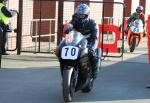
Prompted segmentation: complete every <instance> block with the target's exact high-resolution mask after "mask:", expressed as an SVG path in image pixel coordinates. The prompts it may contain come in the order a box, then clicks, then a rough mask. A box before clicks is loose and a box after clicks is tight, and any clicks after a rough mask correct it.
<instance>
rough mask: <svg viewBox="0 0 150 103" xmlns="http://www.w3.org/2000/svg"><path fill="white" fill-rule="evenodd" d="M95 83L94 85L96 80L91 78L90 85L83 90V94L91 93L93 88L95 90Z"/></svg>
mask: <svg viewBox="0 0 150 103" xmlns="http://www.w3.org/2000/svg"><path fill="white" fill-rule="evenodd" d="M93 83H94V79H93V78H91V79H90V81H89V84H88V85H87V86H86V87H85V88H83V89H82V92H83V93H88V92H90V91H91V90H92V88H93Z"/></svg>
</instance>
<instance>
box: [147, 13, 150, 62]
mask: <svg viewBox="0 0 150 103" xmlns="http://www.w3.org/2000/svg"><path fill="white" fill-rule="evenodd" d="M147 37H148V43H147V45H148V62H149V64H150V15H148V21H147Z"/></svg>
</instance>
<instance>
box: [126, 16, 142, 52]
mask: <svg viewBox="0 0 150 103" xmlns="http://www.w3.org/2000/svg"><path fill="white" fill-rule="evenodd" d="M127 35H128V45H129V49H130V52H133V51H134V50H135V48H136V47H138V45H139V43H140V42H141V40H142V38H143V35H144V28H143V22H142V20H141V19H136V20H135V21H133V22H131V23H130V24H129V30H128V32H127Z"/></svg>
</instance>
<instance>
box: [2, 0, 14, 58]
mask: <svg viewBox="0 0 150 103" xmlns="http://www.w3.org/2000/svg"><path fill="white" fill-rule="evenodd" d="M7 1H8V0H0V29H1V30H2V47H1V51H2V55H9V54H8V53H6V51H7V41H8V32H9V31H10V25H9V24H10V22H9V18H11V17H13V16H14V15H15V14H16V13H15V12H14V11H11V10H9V9H8V8H7V7H6V3H7Z"/></svg>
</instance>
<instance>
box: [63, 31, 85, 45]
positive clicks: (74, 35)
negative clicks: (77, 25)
mask: <svg viewBox="0 0 150 103" xmlns="http://www.w3.org/2000/svg"><path fill="white" fill-rule="evenodd" d="M83 38H84V36H83V35H82V34H81V33H80V32H77V31H71V32H70V33H69V34H66V36H65V43H66V45H71V46H76V45H77V44H78V43H79V42H80V41H81V40H82V39H83Z"/></svg>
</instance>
